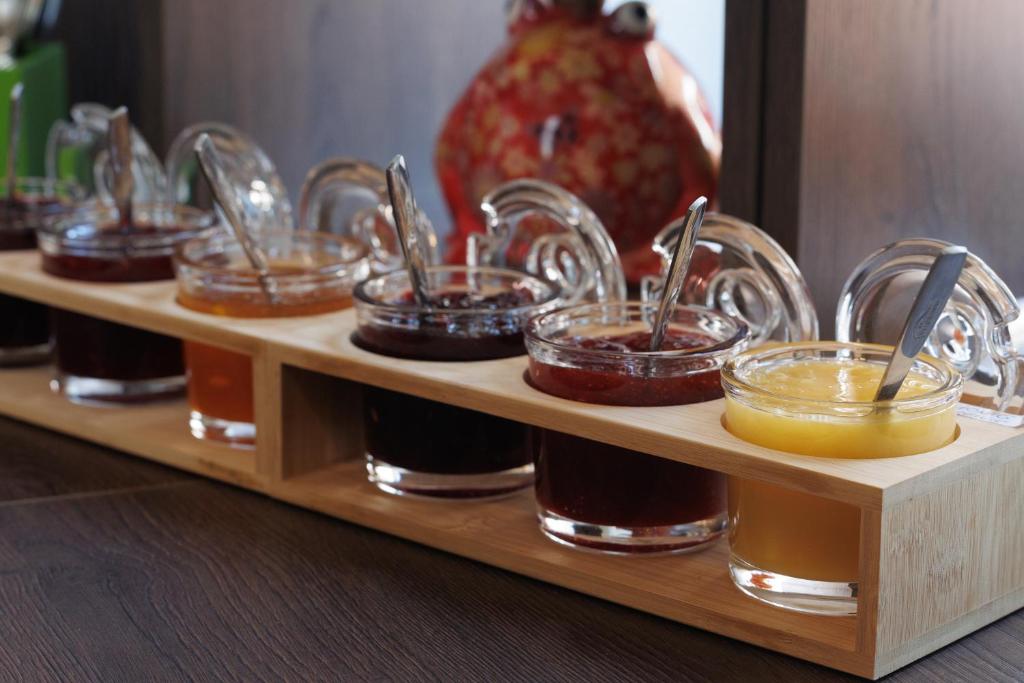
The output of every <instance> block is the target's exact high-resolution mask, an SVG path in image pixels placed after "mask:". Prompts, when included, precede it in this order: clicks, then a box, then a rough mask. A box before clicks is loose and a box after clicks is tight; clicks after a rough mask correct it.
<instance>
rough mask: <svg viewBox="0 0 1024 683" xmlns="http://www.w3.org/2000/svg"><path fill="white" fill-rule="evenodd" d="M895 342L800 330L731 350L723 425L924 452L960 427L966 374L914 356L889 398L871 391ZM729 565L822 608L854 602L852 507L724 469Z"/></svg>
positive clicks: (775, 592) (736, 574)
mask: <svg viewBox="0 0 1024 683" xmlns="http://www.w3.org/2000/svg"><path fill="white" fill-rule="evenodd" d="M891 353H892V348H891V347H887V346H881V345H874V344H846V343H840V342H805V343H800V344H787V345H780V346H774V347H771V348H765V349H758V350H754V351H750V352H747V353H744V354H741V355H739V356H737V357H736V358H734V359H732V360H731V361H729V362H728V363H726V365H725V367H724V369H723V370H722V385H723V386H724V388H725V399H726V400H725V422H726V427H727V429H728V430H729V431H730V432H731V433H732V434H734V435H736V436H738V437H739V438H741V439H744V440H745V441H749V442H750V443H754V444H757V445H759V446H764V447H767V448H774V449H776V450H781V451H786V452H788V453H797V454H801V455H807V456H813V457H820V458H891V457H897V456H904V455H913V454H916V453H924V452H926V451H931V450H934V449H936V448H940V447H942V446H944V445H946V444H948V443H950V442H951V441H952V440H953V439H954V438H955V436H956V405H957V401H958V400H959V398H960V394H961V392H962V390H963V379H962V377H961V375H960V373H958V372H957V371H955V370H954V369H953V368H952V367H950V366H949V365H948V364H947V363H945V362H943V361H940V360H937V359H935V358H932V357H930V356H924V355H922V356H919V357H918V359H917V360H916V361H915V362H914V365H913V367H912V369H911V374H910V375H909V376H908V378H907V380H906V382H904V385H903V387H902V388H901V390H900V393H899V395H898V396H897V397H896V399H895V400H892V401H881V402H875V401H873V397H874V393H875V390H876V389H877V387H878V383H879V381H880V379H881V377H882V374H883V372H884V370H885V367H886V364H887V363H888V361H889V357H890V355H891ZM729 517H730V531H729V545H730V550H731V556H730V561H729V562H730V571H731V574H732V578H733V581H734V582H735V583H736V585H737V586H739V588H740V589H741V590H743V591H744V592H746V593H748V594H749V595H752V596H754V597H756V598H759V599H761V600H764V601H765V602H769V603H772V604H774V605H778V606H781V607H787V608H790V609H795V610H799V611H805V612H814V613H822V614H853V613H856V610H857V598H856V596H857V580H858V571H859V566H858V563H859V550H860V510H859V509H858V508H857V507H855V506H853V505H849V504H846V503H841V502H838V501H834V500H829V499H825V498H821V497H818V496H814V495H811V494H809V493H804V492H800V491H794V490H791V489H787V488H783V487H780V486H776V485H774V484H768V483H764V482H758V481H749V480H745V479H739V478H736V477H730V479H729Z"/></svg>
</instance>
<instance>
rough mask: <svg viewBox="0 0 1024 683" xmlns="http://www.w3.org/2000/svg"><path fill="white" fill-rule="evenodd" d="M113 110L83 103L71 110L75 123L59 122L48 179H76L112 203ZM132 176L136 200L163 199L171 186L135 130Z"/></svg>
mask: <svg viewBox="0 0 1024 683" xmlns="http://www.w3.org/2000/svg"><path fill="white" fill-rule="evenodd" d="M110 114H111V110H110V109H109V108H108V107H106V106H104V105H102V104H97V103H95V102H79V103H77V104H75V105H73V106H72V107H71V122H70V123H69V122H67V121H58V122H56V123H54V124H53V126H52V127H51V128H50V132H49V135H48V136H47V140H46V175H47V177H48V178H62V179H74V180H76V181H77V182H78V183H79V184H81V185H82V186H83V187H86V188H88V189H90V190H92V191H94V192H95V193H96V194H97V195H99V196H100V198H101V199H105V200H110V199H111V193H110V187H111V182H112V178H113V174H112V172H111V170H110V164H109V161H108V156H107V150H106V136H107V120H108V118H109V116H110ZM132 157H133V159H132V174H133V175H134V176H135V191H134V194H133V197H134V199H135V200H136V201H153V200H158V199H162V198H163V196H164V192H165V188H166V187H167V177H166V175H164V169H163V165H162V164H161V163H160V159H159V158H157V156H156V154H154V153H153V150H152V149H150V147H149V145H148V144H147V143H146V140H145V138H143V137H142V135H140V134H139V132H138V131H137V130H135V128H134V127H133V128H132Z"/></svg>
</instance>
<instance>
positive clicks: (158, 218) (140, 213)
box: [39, 204, 214, 403]
mask: <svg viewBox="0 0 1024 683" xmlns="http://www.w3.org/2000/svg"><path fill="white" fill-rule="evenodd" d="M213 220H214V219H213V216H212V214H209V213H206V212H202V211H199V210H198V209H193V208H190V207H185V206H172V205H162V204H142V205H138V206H136V207H134V210H133V222H132V225H130V226H127V227H122V226H121V225H120V224H119V222H118V216H117V211H116V210H115V209H113V208H112V207H108V206H96V207H91V208H89V209H82V210H79V211H76V212H74V213H73V214H69V215H68V216H66V217H64V218H61V219H58V220H57V221H55V222H53V223H52V224H50V225H47V226H46V227H45V228H44V229H42V230H41V231H40V232H39V248H40V251H42V254H43V270H44V271H45V272H47V273H50V274H51V275H56V276H57V277H62V278H69V279H73V280H86V281H90V282H105V283H115V282H119V283H124V282H151V281H154V280H170V279H173V278H174V268H173V266H172V263H171V256H172V254H173V252H174V248H175V246H176V245H177V244H178V243H179V242H182V241H184V240H187V239H189V238H191V237H194V236H195V235H197V234H198V233H199V232H201V231H202V230H204V229H206V228H208V227H210V226H211V225H212V224H213ZM51 324H52V328H53V337H54V341H55V344H56V365H57V377H56V380H55V382H54V388H55V389H56V390H58V391H60V392H61V393H63V394H64V395H65V396H66V397H67V398H68V399H70V400H72V401H112V402H118V403H132V402H140V401H148V400H155V399H161V398H166V397H170V396H173V395H176V394H180V393H181V392H182V391H183V390H184V388H185V370H184V364H183V360H182V347H181V342H180V341H179V340H178V339H175V338H173V337H168V336H165V335H162V334H157V333H155V332H149V331H146V330H142V329H138V328H134V327H130V326H126V325H121V324H118V323H112V322H108V321H106V320H99V319H97V318H93V317H90V316H86V315H82V314H79V313H72V312H70V311H64V310H61V309H53V311H52V318H51Z"/></svg>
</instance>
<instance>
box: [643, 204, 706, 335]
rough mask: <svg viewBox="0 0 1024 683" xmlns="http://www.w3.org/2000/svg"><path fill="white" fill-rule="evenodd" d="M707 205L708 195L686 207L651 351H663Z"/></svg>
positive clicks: (669, 269) (666, 279)
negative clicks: (666, 334)
mask: <svg viewBox="0 0 1024 683" xmlns="http://www.w3.org/2000/svg"><path fill="white" fill-rule="evenodd" d="M707 205H708V200H707V198H706V197H697V199H696V200H695V201H694V202H693V204H691V205H690V208H689V209H687V211H686V222H685V223H684V225H683V230H682V232H680V233H679V241H678V242H677V243H676V251H675V253H674V254H673V255H672V263H671V264H670V265H669V267H668V275H667V277H666V278H665V286H664V288H663V289H662V290H661V301H660V302H659V304H658V312H657V314H656V316H655V318H654V324H653V325H652V326H651V346H650V350H651V351H660V350H661V345H662V343H663V342H664V341H665V333H666V332H667V331H668V323H669V321H670V320H671V319H672V312H673V311H675V308H676V302H677V301H678V300H679V294H680V293H681V292H682V291H683V283H684V282H686V272H687V271H688V270H689V269H690V258H691V257H692V256H693V249H694V247H695V246H697V233H698V232H700V226H701V223H703V222H704V210H705V208H707Z"/></svg>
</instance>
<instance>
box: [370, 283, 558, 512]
mask: <svg viewBox="0 0 1024 683" xmlns="http://www.w3.org/2000/svg"><path fill="white" fill-rule="evenodd" d="M427 275H428V276H427V281H428V286H429V288H430V291H431V292H432V295H431V300H430V305H429V306H427V307H424V308H419V307H417V306H416V305H415V304H414V303H413V298H412V292H411V289H410V285H409V278H408V275H407V274H406V273H405V272H404V271H397V272H394V273H389V274H386V275H381V276H378V277H375V278H372V279H370V280H367V281H365V282H363V283H362V284H360V285H359V286H358V287H356V290H355V302H356V312H357V317H358V330H357V332H356V334H355V336H354V339H353V341H354V342H355V343H356V344H357V345H358V346H361V347H362V348H365V349H367V350H369V351H373V352H374V353H380V354H383V355H388V356H396V357H399V358H414V359H418V360H434V361H476V360H490V359H496V358H508V357H510V356H518V355H522V354H523V352H524V347H523V328H524V327H525V325H526V322H527V321H528V320H529V319H530V318H531V317H532V316H533V315H535V314H537V313H539V312H543V311H545V310H547V309H548V308H550V307H551V306H552V305H554V304H555V303H556V302H557V296H558V292H557V290H556V289H555V288H554V287H553V286H552V285H551V284H550V283H547V282H545V281H543V280H540V279H538V278H536V277H533V276H531V275H528V274H526V273H521V272H518V271H513V270H505V269H502V268H493V267H486V266H482V267H467V266H436V267H432V268H430V269H429V270H428V274H427ZM364 407H365V417H366V420H365V422H366V430H365V431H366V457H367V468H368V471H369V473H370V479H371V480H372V481H373V482H374V483H376V484H377V486H378V487H379V488H380V489H381V490H384V491H386V492H388V493H396V494H407V493H413V494H420V495H427V496H437V497H447V498H474V497H482V496H495V495H501V494H505V493H510V492H512V491H516V490H519V489H521V488H524V487H526V486H529V485H530V483H531V482H532V481H533V466H532V464H531V458H530V453H529V450H528V448H527V436H528V431H527V427H526V426H525V425H523V424H521V423H518V422H513V421H511V420H506V419H503V418H499V417H494V416H492V415H486V414H484V413H480V412H477V411H473V410H467V409H465V408H458V407H455V406H450V405H446V404H442V403H437V402H434V401H429V400H426V399H422V398H418V397H415V396H409V395H405V394H399V393H396V392H392V391H387V390H384V389H377V388H373V387H368V388H367V390H366V394H365V401H364Z"/></svg>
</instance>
